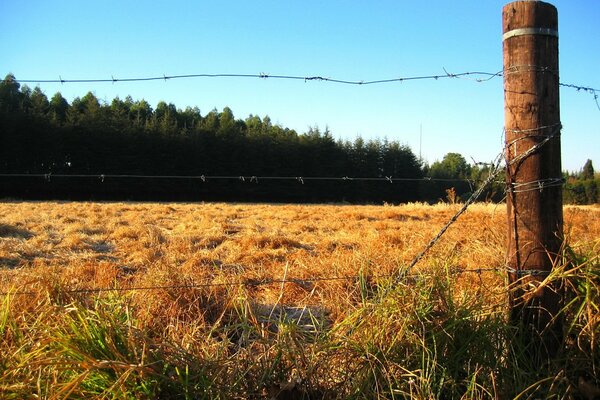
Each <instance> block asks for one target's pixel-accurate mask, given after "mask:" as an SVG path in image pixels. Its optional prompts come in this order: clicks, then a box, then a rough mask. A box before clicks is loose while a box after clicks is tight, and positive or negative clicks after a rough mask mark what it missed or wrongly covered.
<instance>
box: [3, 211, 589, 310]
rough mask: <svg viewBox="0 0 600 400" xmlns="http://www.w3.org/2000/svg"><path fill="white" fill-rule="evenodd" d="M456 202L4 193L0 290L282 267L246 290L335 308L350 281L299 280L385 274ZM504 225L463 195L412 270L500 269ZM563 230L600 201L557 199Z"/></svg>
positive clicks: (252, 277) (350, 292)
mask: <svg viewBox="0 0 600 400" xmlns="http://www.w3.org/2000/svg"><path fill="white" fill-rule="evenodd" d="M458 207H459V206H458V205H446V204H439V205H435V206H429V205H423V204H407V205H400V206H387V205H386V206H350V205H264V204H259V205H246V204H152V203H68V202H4V203H0V267H1V268H2V270H1V275H0V284H1V290H3V291H6V290H9V289H10V288H18V289H19V290H30V289H33V290H36V289H39V288H44V287H49V286H50V287H52V286H53V285H54V286H55V285H57V284H60V285H61V287H63V288H72V289H80V288H91V287H115V286H118V287H130V286H133V287H139V286H153V285H170V284H198V283H215V284H218V283H226V282H244V281H245V282H248V281H249V282H256V281H261V280H263V279H282V278H283V277H284V274H286V275H287V278H293V279H297V280H298V281H297V284H286V286H285V290H284V291H283V294H282V293H281V287H280V285H279V284H271V285H264V286H258V287H252V288H251V291H252V297H253V298H254V300H255V301H257V302H259V303H265V304H272V303H274V302H276V301H279V302H282V303H285V304H296V305H304V304H319V305H324V306H326V307H328V308H331V309H332V311H335V312H341V311H342V310H343V309H345V308H346V307H347V306H348V303H352V298H353V297H354V296H356V293H355V289H356V288H355V287H356V282H353V281H344V280H340V281H325V282H316V283H313V282H304V284H303V281H302V280H303V279H307V278H330V277H343V276H356V275H358V274H359V273H362V274H364V275H373V276H381V275H389V274H393V273H394V272H396V271H397V270H398V269H399V268H401V267H403V266H406V265H407V264H408V263H409V262H410V261H411V260H412V258H413V257H414V256H415V255H416V254H417V253H418V252H419V251H420V250H421V249H422V248H423V247H424V246H425V244H426V243H427V242H428V241H429V240H430V239H431V238H432V237H434V236H435V234H436V233H437V232H438V230H439V229H440V228H441V227H442V226H443V225H444V224H445V223H446V221H447V220H448V219H449V218H450V217H451V216H452V215H453V214H454V213H455V212H456V211H457V209H458ZM505 224H506V216H505V208H504V206H503V205H493V204H476V205H473V206H472V207H470V208H469V210H468V212H467V213H466V214H464V215H463V216H462V217H461V218H460V219H459V221H458V222H457V223H456V224H454V225H453V226H452V227H451V228H450V229H449V231H448V232H447V233H446V235H445V236H444V237H443V238H442V240H441V241H440V242H439V243H438V244H437V245H436V246H435V247H434V248H433V249H432V250H431V251H430V252H429V253H428V255H427V257H426V258H425V259H424V260H423V261H422V262H421V263H419V264H418V266H417V269H418V268H419V267H421V266H428V267H429V268H432V267H436V266H438V267H439V268H442V267H445V268H453V269H454V268H456V269H477V268H500V267H502V265H503V261H504V246H505V240H506V239H505V231H506V229H505ZM565 231H566V232H567V236H568V237H569V240H570V244H571V246H573V247H575V248H577V247H578V246H588V247H589V246H590V245H593V244H594V243H598V240H599V239H598V238H600V208H599V207H571V206H569V207H566V208H565ZM577 250H583V251H587V250H589V249H577ZM440 264H444V265H440ZM479 278H480V277H478V276H470V277H469V276H465V277H464V279H465V280H467V281H469V280H475V281H477V282H478V281H479ZM487 278H488V279H491V282H490V284H492V285H497V284H498V283H499V282H501V281H500V280H498V278H497V276H496V277H494V276H493V274H492V275H488V276H487ZM156 295H157V294H156V293H155V294H154V295H152V296H156ZM145 296H146V297H152V296H150V295H145Z"/></svg>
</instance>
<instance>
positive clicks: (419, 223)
mask: <svg viewBox="0 0 600 400" xmlns="http://www.w3.org/2000/svg"><path fill="white" fill-rule="evenodd" d="M458 207H460V206H459V205H436V206H427V205H423V204H408V205H402V206H389V205H387V206H337V205H317V206H315V205H312V206H308V205H307V206H302V205H236V204H233V205H226V204H150V203H107V204H98V203H47V202H25V203H20V202H4V203H0V267H1V268H2V269H1V271H0V290H1V291H2V292H5V293H7V294H8V295H4V296H2V298H1V299H0V300H1V302H0V340H1V346H0V398H9V399H10V398H14V399H20V398H32V397H36V398H84V397H85V398H189V399H197V398H207V399H208V398H224V399H225V398H227V399H228V398H422V399H430V398H512V397H517V396H519V398H532V399H533V398H544V397H551V396H554V397H556V398H568V397H569V396H572V397H575V398H577V397H581V398H594V397H593V396H594V393H595V392H594V390H598V389H597V388H598V383H599V382H598V378H597V377H598V376H599V371H598V368H599V366H600V354H599V351H598V340H599V335H600V328H599V322H600V318H599V317H598V315H600V312H599V311H600V310H598V307H599V304H600V302H599V301H598V299H599V281H600V280H599V279H598V278H599V274H600V272H599V269H600V266H599V263H600V262H599V258H598V253H599V252H598V249H599V246H600V218H599V217H600V208H598V207H568V208H566V209H565V232H566V234H567V239H568V245H569V246H568V247H567V248H566V250H565V252H564V261H563V262H562V263H561V266H560V267H559V268H557V270H556V271H555V273H553V274H552V276H551V278H550V279H553V280H555V281H556V282H560V283H561V284H562V287H564V288H565V289H566V293H567V294H566V296H565V300H566V301H565V304H564V307H563V309H562V313H561V317H563V318H564V319H565V324H564V326H565V343H564V345H563V348H562V349H561V351H560V352H559V354H558V355H557V357H556V359H555V360H553V362H552V363H550V364H548V365H545V366H544V367H543V368H541V369H540V368H538V367H531V368H527V367H526V366H527V363H526V362H524V361H523V357H524V355H525V354H527V351H526V349H523V348H522V345H521V344H519V343H515V341H514V340H513V339H514V329H516V328H515V327H512V326H511V325H510V324H509V323H508V321H507V303H506V298H507V296H506V291H505V289H504V287H505V286H504V285H505V282H504V279H505V277H504V276H503V274H502V273H501V272H500V271H484V272H481V273H476V272H470V273H465V274H458V273H457V272H458V271H460V270H464V269H469V270H476V269H480V268H481V269H501V268H502V267H503V263H504V252H505V250H504V246H505V240H506V239H505V224H506V215H505V208H504V206H502V205H491V204H476V205H473V206H472V207H471V208H470V209H469V211H468V212H467V213H466V214H464V215H463V216H462V217H461V219H460V220H459V221H458V223H456V224H455V225H454V226H452V227H451V228H450V230H449V231H448V232H447V234H446V235H445V236H444V237H443V238H442V240H441V241H440V242H439V243H438V245H437V246H436V247H434V248H433V249H432V251H431V252H430V253H429V254H428V255H427V256H426V257H425V258H424V259H423V260H422V261H421V262H420V263H419V264H418V265H417V267H416V270H415V273H416V274H415V275H411V276H410V277H408V278H406V279H404V280H402V281H400V283H399V284H397V285H396V286H394V288H393V289H390V287H389V284H390V282H392V280H393V275H394V274H395V273H396V272H397V271H398V270H399V269H400V268H402V267H403V266H406V265H407V264H408V263H409V262H410V261H411V260H412V258H413V257H414V256H415V255H416V254H417V253H418V252H419V251H420V250H421V248H422V247H423V246H424V245H425V244H426V243H427V242H428V241H429V240H430V239H431V237H433V236H434V235H435V234H436V233H437V230H438V229H439V228H440V227H441V226H442V225H443V224H444V223H445V222H446V221H447V220H448V219H449V218H450V216H451V215H452V214H453V213H454V212H456V211H457V210H458ZM341 277H348V279H335V280H334V279H332V280H327V279H328V278H341ZM284 278H285V280H286V282H285V283H282V282H280V281H281V280H282V279H284ZM314 278H323V280H314ZM269 279H270V280H274V281H275V282H273V283H269V284H256V283H260V282H261V281H263V280H269ZM204 284H210V285H206V286H204ZM153 286H160V288H156V289H153V290H135V291H117V292H99V293H93V292H92V293H90V292H74V291H73V290H77V289H90V288H121V289H122V288H141V287H153ZM19 292H29V293H30V294H27V295H22V294H19ZM590 393H591V394H590ZM293 396H296V397H293ZM589 396H592V397H589Z"/></svg>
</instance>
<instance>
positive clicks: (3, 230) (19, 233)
mask: <svg viewBox="0 0 600 400" xmlns="http://www.w3.org/2000/svg"><path fill="white" fill-rule="evenodd" d="M32 237H33V233H31V232H29V231H28V230H26V229H21V228H17V227H16V226H11V225H6V224H0V238H18V239H30V238H32Z"/></svg>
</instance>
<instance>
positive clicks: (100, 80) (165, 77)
mask: <svg viewBox="0 0 600 400" xmlns="http://www.w3.org/2000/svg"><path fill="white" fill-rule="evenodd" d="M471 76H476V77H477V76H479V77H482V78H476V79H475V80H476V81H478V82H485V81H488V80H490V79H493V78H495V77H497V76H502V71H499V72H482V71H468V72H460V73H450V72H448V71H446V69H444V73H443V74H432V75H416V76H406V77H397V78H388V79H373V80H347V79H338V78H330V77H325V76H320V75H312V76H300V75H276V74H268V73H258V74H237V73H236V74H224V73H216V74H208V73H199V74H184V75H164V74H163V75H162V76H150V77H131V78H115V77H114V76H111V77H110V78H90V79H63V78H62V76H59V78H58V79H15V80H14V81H15V82H19V83H60V84H65V83H118V82H148V81H165V82H166V81H169V80H175V79H193V78H254V79H256V78H258V79H279V80H296V81H304V82H312V81H320V82H328V83H339V84H344V85H356V86H361V85H376V84H384V83H394V82H396V83H398V82H400V83H401V82H407V81H421V80H438V79H444V78H461V77H471Z"/></svg>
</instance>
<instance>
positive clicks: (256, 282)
mask: <svg viewBox="0 0 600 400" xmlns="http://www.w3.org/2000/svg"><path fill="white" fill-rule="evenodd" d="M485 272H506V270H505V269H504V268H470V269H459V268H455V269H453V270H451V271H448V273H449V274H450V275H462V274H478V275H479V274H483V273H485ZM396 275H397V274H385V275H367V274H364V275H350V276H334V277H310V278H285V279H246V280H240V281H235V282H221V283H212V282H198V283H190V284H181V285H151V286H132V287H91V288H81V289H66V290H60V289H57V291H58V292H60V293H63V294H82V293H83V294H85V293H102V292H137V291H153V290H168V289H203V288H211V287H215V288H216V287H240V286H244V287H258V286H267V285H274V284H286V283H292V284H296V285H299V286H303V285H306V284H310V283H318V282H334V281H359V280H361V279H362V280H364V279H391V278H395V277H396ZM434 275H436V274H433V273H425V272H420V273H412V274H405V275H403V279H404V280H406V281H408V280H411V279H412V280H416V279H418V278H423V277H428V276H434ZM42 293H43V292H41V291H39V290H16V291H7V292H0V296H13V295H19V296H34V295H40V294H42Z"/></svg>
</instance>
